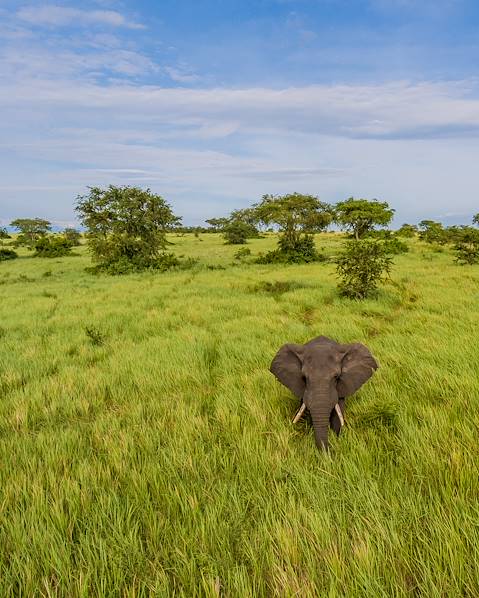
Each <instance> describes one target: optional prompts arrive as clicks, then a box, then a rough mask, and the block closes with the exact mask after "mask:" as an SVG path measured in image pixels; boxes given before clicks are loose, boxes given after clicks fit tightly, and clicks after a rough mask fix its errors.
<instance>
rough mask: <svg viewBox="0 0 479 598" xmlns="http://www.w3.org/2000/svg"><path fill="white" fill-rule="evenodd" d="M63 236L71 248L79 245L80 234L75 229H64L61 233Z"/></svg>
mask: <svg viewBox="0 0 479 598" xmlns="http://www.w3.org/2000/svg"><path fill="white" fill-rule="evenodd" d="M63 236H64V237H65V239H67V240H68V241H70V243H71V244H72V246H78V245H80V239H81V234H80V233H79V232H78V231H77V230H76V228H66V229H65V230H64V231H63Z"/></svg>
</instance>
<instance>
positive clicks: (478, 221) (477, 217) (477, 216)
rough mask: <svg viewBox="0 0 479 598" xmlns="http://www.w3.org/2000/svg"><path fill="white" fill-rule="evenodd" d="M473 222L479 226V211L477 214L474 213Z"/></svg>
mask: <svg viewBox="0 0 479 598" xmlns="http://www.w3.org/2000/svg"><path fill="white" fill-rule="evenodd" d="M472 224H477V226H479V212H478V213H477V214H474V216H473V217H472Z"/></svg>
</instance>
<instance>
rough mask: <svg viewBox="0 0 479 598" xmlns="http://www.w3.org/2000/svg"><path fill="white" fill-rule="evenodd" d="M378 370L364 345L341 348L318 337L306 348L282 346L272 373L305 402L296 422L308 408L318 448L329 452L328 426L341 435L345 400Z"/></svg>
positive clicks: (343, 346)
mask: <svg viewBox="0 0 479 598" xmlns="http://www.w3.org/2000/svg"><path fill="white" fill-rule="evenodd" d="M377 367H378V364H377V363H376V360H375V359H374V357H373V356H372V355H371V353H370V352H369V349H368V348H367V347H365V346H364V345H362V344H361V343H353V344H350V345H341V344H339V343H337V342H336V341H333V340H331V339H329V338H327V337H325V336H318V337H317V338H315V339H313V340H312V341H309V343H306V344H305V345H295V344H292V343H288V344H286V345H283V346H282V347H281V349H280V350H279V351H278V353H277V354H276V356H275V358H274V359H273V361H272V363H271V367H270V371H271V372H272V373H273V374H274V375H275V376H276V378H277V379H278V380H279V381H280V382H281V383H282V384H284V385H285V386H286V387H287V388H289V390H291V392H293V393H294V394H295V395H296V396H297V397H298V398H299V399H301V401H302V403H301V407H300V410H299V411H298V413H297V414H296V417H295V419H294V420H293V421H294V422H296V421H297V420H298V419H299V418H300V417H301V416H302V414H303V413H304V411H305V410H306V409H308V410H309V412H310V414H311V419H312V421H313V428H314V438H315V441H316V445H317V447H318V448H320V449H324V450H328V424H329V425H330V426H331V428H332V429H333V430H334V431H335V432H336V434H338V435H339V433H340V431H341V428H342V426H343V425H344V418H343V414H344V402H345V401H344V399H345V398H346V397H348V396H349V395H352V394H353V393H355V392H356V391H357V390H358V389H359V388H360V387H361V386H362V385H363V384H364V383H365V382H366V380H368V379H369V378H370V377H371V376H372V375H373V373H374V371H375V370H376V369H377Z"/></svg>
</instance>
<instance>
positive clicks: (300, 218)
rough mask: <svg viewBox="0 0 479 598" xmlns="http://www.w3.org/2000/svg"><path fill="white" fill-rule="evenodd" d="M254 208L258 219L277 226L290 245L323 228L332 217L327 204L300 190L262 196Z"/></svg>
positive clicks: (324, 228)
mask: <svg viewBox="0 0 479 598" xmlns="http://www.w3.org/2000/svg"><path fill="white" fill-rule="evenodd" d="M254 210H255V215H256V217H257V219H258V222H261V223H262V224H264V225H265V226H269V225H276V226H278V227H279V230H280V232H281V234H282V236H283V237H284V238H285V239H287V241H288V242H289V243H290V244H291V245H294V244H295V243H297V242H298V241H299V240H300V239H301V236H302V235H304V234H310V233H313V232H320V231H322V230H326V228H327V227H328V226H329V224H330V223H331V221H332V219H333V217H332V209H331V206H330V205H329V204H326V203H324V202H322V201H320V200H319V198H318V197H316V196H314V195H303V194H301V193H289V194H287V195H263V197H262V199H261V201H260V202H259V203H257V204H254Z"/></svg>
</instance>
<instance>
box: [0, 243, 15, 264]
mask: <svg viewBox="0 0 479 598" xmlns="http://www.w3.org/2000/svg"><path fill="white" fill-rule="evenodd" d="M17 257H18V254H17V253H16V252H15V251H13V249H5V248H3V247H0V262H6V261H7V260H14V259H15V258H17Z"/></svg>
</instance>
